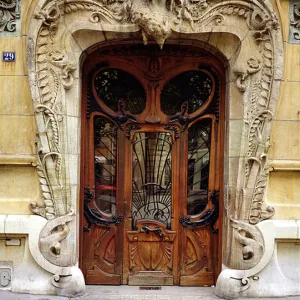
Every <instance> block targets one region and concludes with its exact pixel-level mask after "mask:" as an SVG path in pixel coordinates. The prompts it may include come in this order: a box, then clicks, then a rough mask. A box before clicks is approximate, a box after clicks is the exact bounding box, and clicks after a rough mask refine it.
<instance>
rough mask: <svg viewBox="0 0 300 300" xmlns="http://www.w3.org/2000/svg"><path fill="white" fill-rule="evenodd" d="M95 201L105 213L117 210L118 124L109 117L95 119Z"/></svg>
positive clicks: (113, 212) (112, 212)
mask: <svg viewBox="0 0 300 300" xmlns="http://www.w3.org/2000/svg"><path fill="white" fill-rule="evenodd" d="M94 147H95V150H94V151H95V202H96V205H97V207H98V208H99V209H100V210H101V211H102V212H104V213H107V214H115V211H116V162H117V159H116V156H117V155H116V153H117V126H116V125H115V124H113V123H112V122H110V121H108V120H107V119H105V118H103V117H101V116H96V117H95V119H94Z"/></svg>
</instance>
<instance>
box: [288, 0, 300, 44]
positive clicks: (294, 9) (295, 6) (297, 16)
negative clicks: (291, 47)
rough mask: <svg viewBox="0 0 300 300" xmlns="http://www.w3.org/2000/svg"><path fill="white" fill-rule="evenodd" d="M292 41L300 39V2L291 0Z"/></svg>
mask: <svg viewBox="0 0 300 300" xmlns="http://www.w3.org/2000/svg"><path fill="white" fill-rule="evenodd" d="M290 5H291V12H290V15H291V21H290V41H293V40H294V41H296V42H297V43H299V41H300V4H299V2H296V1H291V4H290Z"/></svg>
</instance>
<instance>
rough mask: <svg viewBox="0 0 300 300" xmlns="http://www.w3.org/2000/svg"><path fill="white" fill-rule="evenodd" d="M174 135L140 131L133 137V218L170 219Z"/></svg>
mask: <svg viewBox="0 0 300 300" xmlns="http://www.w3.org/2000/svg"><path fill="white" fill-rule="evenodd" d="M171 154H172V137H171V134H169V133H166V132H137V133H135V135H134V139H133V166H132V170H133V171H132V219H133V228H134V229H135V228H136V226H135V224H136V221H137V220H141V219H151V220H156V221H160V222H161V223H163V224H164V225H165V226H166V227H167V228H170V222H171V177H172V173H171V169H172V155H171Z"/></svg>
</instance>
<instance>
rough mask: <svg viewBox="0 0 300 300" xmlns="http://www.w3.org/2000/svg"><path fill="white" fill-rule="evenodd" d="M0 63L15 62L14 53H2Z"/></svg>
mask: <svg viewBox="0 0 300 300" xmlns="http://www.w3.org/2000/svg"><path fill="white" fill-rule="evenodd" d="M2 61H4V62H15V61H16V52H2Z"/></svg>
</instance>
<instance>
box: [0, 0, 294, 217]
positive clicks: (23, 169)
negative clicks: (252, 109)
mask: <svg viewBox="0 0 300 300" xmlns="http://www.w3.org/2000/svg"><path fill="white" fill-rule="evenodd" d="M36 3H37V0H32V1H30V0H27V1H22V10H21V17H22V22H21V32H19V33H18V34H17V35H16V36H14V37H6V36H1V37H0V49H1V50H2V51H16V55H17V61H16V62H15V63H4V62H2V61H1V62H0V91H1V92H0V124H1V128H2V130H1V131H0V213H1V214H30V210H29V209H28V202H30V201H37V200H38V199H39V198H40V192H39V185H38V178H37V176H36V170H35V168H34V166H33V165H34V162H35V158H34V154H35V145H34V141H35V134H36V126H35V119H34V114H33V105H32V100H31V95H30V91H29V82H28V76H27V67H26V57H25V55H26V37H27V27H28V24H29V19H28V18H26V17H27V16H30V15H31V13H32V11H33V9H34V7H35V5H36ZM273 3H274V7H277V8H278V14H279V16H280V21H281V24H282V34H283V41H284V49H285V61H284V65H285V70H284V77H283V79H282V83H281V90H280V97H279V99H278V102H277V109H276V115H275V117H274V119H273V124H272V131H271V140H270V142H271V148H270V159H271V160H276V162H277V163H278V162H279V163H282V167H281V168H279V169H280V170H278V171H276V170H277V169H276V168H275V171H271V172H270V178H269V184H268V193H267V203H269V204H270V205H274V206H275V207H276V218H279V219H289V218H297V216H299V215H300V206H299V207H298V201H299V200H298V198H299V195H300V176H299V171H300V167H299V166H298V167H297V166H296V167H293V170H292V171H290V170H288V171H287V170H286V169H287V168H288V167H284V166H285V165H287V164H289V163H290V162H291V161H292V163H296V165H297V162H298V160H299V161H300V130H299V129H300V101H299V95H300V45H297V44H290V43H289V41H288V31H289V22H290V20H289V1H287V0H283V1H273ZM278 5H279V6H278ZM99 34H100V33H99ZM299 165H300V164H299ZM295 168H296V169H295ZM297 168H299V170H298V169H297ZM272 169H273V168H272V162H271V170H272Z"/></svg>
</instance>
